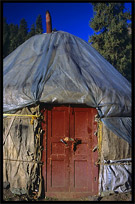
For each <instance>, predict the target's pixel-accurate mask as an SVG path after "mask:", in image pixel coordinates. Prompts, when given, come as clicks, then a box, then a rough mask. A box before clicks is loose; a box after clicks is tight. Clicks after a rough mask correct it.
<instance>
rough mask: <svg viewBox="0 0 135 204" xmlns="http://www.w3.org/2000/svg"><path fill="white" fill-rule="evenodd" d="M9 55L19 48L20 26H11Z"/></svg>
mask: <svg viewBox="0 0 135 204" xmlns="http://www.w3.org/2000/svg"><path fill="white" fill-rule="evenodd" d="M9 40H10V44H9V53H11V52H12V51H13V50H15V48H16V47H18V46H19V42H18V25H14V24H9Z"/></svg>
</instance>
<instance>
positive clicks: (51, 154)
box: [43, 107, 98, 197]
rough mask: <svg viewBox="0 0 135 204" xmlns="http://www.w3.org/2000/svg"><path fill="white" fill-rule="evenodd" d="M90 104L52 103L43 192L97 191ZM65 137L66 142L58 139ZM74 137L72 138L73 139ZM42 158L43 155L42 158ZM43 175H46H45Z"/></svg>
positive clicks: (92, 112)
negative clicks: (63, 105)
mask: <svg viewBox="0 0 135 204" xmlns="http://www.w3.org/2000/svg"><path fill="white" fill-rule="evenodd" d="M96 114H97V111H96V109H94V108H72V107H53V108H52V109H50V110H47V111H46V113H45V116H46V119H47V128H46V135H47V138H46V139H47V143H46V145H47V156H45V153H44V154H43V156H44V157H45V158H46V160H47V167H46V168H45V165H44V167H43V171H46V173H45V172H43V175H44V179H45V180H46V185H45V191H46V196H56V197H60V196H62V197H67V196H68V197H70V196H71V197H72V196H73V197H78V196H79V195H81V196H83V195H94V194H97V193H98V168H97V167H96V166H95V161H97V157H98V155H97V151H96V152H92V149H93V148H94V147H95V145H96V144H97V137H96V136H95V135H94V132H95V131H96V129H97V124H96V122H95V121H94V117H95V115H96ZM65 138H69V141H67V144H64V143H63V142H62V141H61V139H63V140H64V139H65ZM73 140H74V141H73ZM43 160H44V159H43ZM45 175H46V177H45Z"/></svg>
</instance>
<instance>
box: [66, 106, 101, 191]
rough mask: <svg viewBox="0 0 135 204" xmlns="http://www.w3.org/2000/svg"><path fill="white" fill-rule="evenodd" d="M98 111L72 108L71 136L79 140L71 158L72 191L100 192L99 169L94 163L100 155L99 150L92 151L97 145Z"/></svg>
mask: <svg viewBox="0 0 135 204" xmlns="http://www.w3.org/2000/svg"><path fill="white" fill-rule="evenodd" d="M96 113H97V112H96V109H93V108H91V109H90V108H72V111H71V114H70V121H71V126H70V136H71V137H72V138H74V139H75V140H76V141H78V142H76V145H75V147H74V149H73V148H72V154H71V155H72V157H71V159H70V169H71V171H70V190H71V192H84V193H86V192H91V193H92V194H96V193H97V192H98V178H97V177H98V169H97V167H96V166H95V165H94V163H95V161H96V160H97V156H98V155H97V151H96V152H92V149H93V148H94V146H95V145H97V137H96V136H94V132H95V131H96V128H97V127H96V122H95V121H94V118H95V115H96ZM93 137H95V138H94V139H93ZM93 156H94V158H93ZM95 170H96V172H93V171H95Z"/></svg>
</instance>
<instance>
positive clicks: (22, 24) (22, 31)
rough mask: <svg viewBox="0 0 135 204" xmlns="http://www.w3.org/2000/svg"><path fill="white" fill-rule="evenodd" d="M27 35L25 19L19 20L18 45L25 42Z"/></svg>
mask: <svg viewBox="0 0 135 204" xmlns="http://www.w3.org/2000/svg"><path fill="white" fill-rule="evenodd" d="M27 34H28V28H27V22H26V21H25V19H24V18H23V19H21V21H20V26H19V30H18V43H19V45H21V44H22V43H23V42H25V40H26V39H27Z"/></svg>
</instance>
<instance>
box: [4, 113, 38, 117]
mask: <svg viewBox="0 0 135 204" xmlns="http://www.w3.org/2000/svg"><path fill="white" fill-rule="evenodd" d="M3 116H17V117H19V116H20V117H34V118H39V117H40V115H21V114H8V113H4V114H3Z"/></svg>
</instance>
